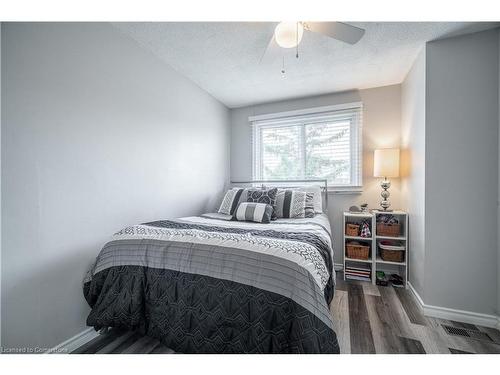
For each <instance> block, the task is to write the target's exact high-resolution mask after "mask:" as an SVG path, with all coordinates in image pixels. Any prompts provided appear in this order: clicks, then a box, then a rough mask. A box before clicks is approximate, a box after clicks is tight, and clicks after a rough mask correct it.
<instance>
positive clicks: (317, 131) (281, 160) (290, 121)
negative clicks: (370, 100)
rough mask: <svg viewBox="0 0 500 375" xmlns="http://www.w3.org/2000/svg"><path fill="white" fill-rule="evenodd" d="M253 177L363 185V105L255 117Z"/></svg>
mask: <svg viewBox="0 0 500 375" xmlns="http://www.w3.org/2000/svg"><path fill="white" fill-rule="evenodd" d="M251 123H252V127H253V176H254V179H259V180H289V179H318V178H320V179H327V180H328V185H329V186H331V187H334V188H344V189H349V188H360V187H361V186H362V173H361V167H362V166H361V164H362V161H361V157H362V155H361V150H362V145H361V131H362V106H361V105H357V106H353V107H351V108H344V109H340V110H330V111H322V112H314V111H313V110H311V111H307V113H304V114H294V115H279V114H277V115H276V116H266V118H264V119H253V121H251Z"/></svg>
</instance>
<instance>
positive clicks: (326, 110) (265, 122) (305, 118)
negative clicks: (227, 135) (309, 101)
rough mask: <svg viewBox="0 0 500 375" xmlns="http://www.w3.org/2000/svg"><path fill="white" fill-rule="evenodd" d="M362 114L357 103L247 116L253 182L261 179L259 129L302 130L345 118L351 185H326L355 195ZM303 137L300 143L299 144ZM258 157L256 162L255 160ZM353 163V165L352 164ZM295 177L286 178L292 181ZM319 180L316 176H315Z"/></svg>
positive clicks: (360, 185) (360, 170)
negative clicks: (249, 126) (310, 125)
mask: <svg viewBox="0 0 500 375" xmlns="http://www.w3.org/2000/svg"><path fill="white" fill-rule="evenodd" d="M362 113H363V104H362V103H361V102H355V103H348V104H341V105H333V106H324V107H316V108H309V109H301V110H296V111H288V112H280V113H273V114H265V115H258V116H250V117H249V118H248V120H249V122H250V123H251V125H252V175H253V179H254V180H262V179H263V177H262V167H263V166H262V163H263V161H262V159H261V158H260V156H261V152H260V151H261V150H260V147H261V144H262V129H263V128H271V127H273V128H276V127H280V126H290V125H301V126H302V130H304V129H305V125H307V124H313V123H323V122H331V121H339V119H340V118H342V117H344V116H345V119H346V120H349V121H350V122H351V128H350V141H351V147H350V150H351V156H350V159H351V182H354V184H353V183H351V184H349V185H332V186H330V184H329V188H328V190H329V192H337V193H343V192H345V193H356V192H361V191H362V189H363V157H362V156H363V155H362V151H363V147H362V136H363V134H362V124H363V121H362ZM303 138H304V137H303V136H302V137H301V140H300V142H302V141H303ZM258 158H259V160H257V159H258ZM356 160H357V163H356ZM298 177H299V176H290V178H293V179H296V178H298ZM318 178H320V177H318Z"/></svg>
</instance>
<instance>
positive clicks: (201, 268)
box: [83, 214, 339, 353]
mask: <svg viewBox="0 0 500 375" xmlns="http://www.w3.org/2000/svg"><path fill="white" fill-rule="evenodd" d="M225 219H227V218H224V217H221V216H220V215H217V214H206V215H202V216H199V217H185V218H180V219H176V220H161V221H154V222H149V223H144V224H140V225H133V226H129V227H127V228H124V229H122V230H120V231H119V232H117V233H115V234H114V235H113V236H112V238H111V239H110V241H109V242H108V243H106V244H105V245H104V247H103V248H102V250H101V252H100V253H99V256H98V257H97V259H96V261H95V263H94V264H93V266H92V267H91V269H90V270H89V272H88V274H87V276H86V277H85V280H84V285H83V290H84V296H85V298H86V300H87V302H88V303H89V305H90V307H91V312H90V314H89V316H88V318H87V324H88V325H89V326H93V327H95V328H96V329H100V328H103V327H117V328H125V329H131V330H139V331H140V332H141V333H144V334H147V335H149V336H152V337H155V338H158V339H159V340H161V341H162V342H163V344H165V345H166V346H168V347H169V348H171V349H173V350H174V351H176V352H181V353H338V352H339V347H338V343H337V338H336V335H335V332H334V330H333V324H332V317H331V314H330V311H329V308H328V306H329V303H330V301H331V299H332V298H333V293H334V281H335V274H334V270H333V250H332V239H331V234H330V224H329V222H328V219H327V217H326V215H323V214H320V215H316V216H315V217H314V218H307V219H278V220H276V221H274V222H272V223H270V224H259V223H250V222H237V221H228V220H225Z"/></svg>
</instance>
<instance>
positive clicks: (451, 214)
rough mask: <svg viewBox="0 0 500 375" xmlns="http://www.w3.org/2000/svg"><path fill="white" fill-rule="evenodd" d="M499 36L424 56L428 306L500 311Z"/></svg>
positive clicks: (435, 46)
mask: <svg viewBox="0 0 500 375" xmlns="http://www.w3.org/2000/svg"><path fill="white" fill-rule="evenodd" d="M498 53H499V51H498V35H497V30H492V31H486V32H481V33H476V34H470V35H466V36H460V37H455V38H450V39H444V40H439V41H435V42H431V43H428V44H427V51H426V62H427V68H426V129H425V142H426V168H425V187H426V193H425V194H426V195H425V200H426V206H425V241H426V253H425V276H426V277H425V285H424V297H423V298H424V302H425V303H426V304H430V305H437V306H443V307H448V308H454V309H461V310H468V311H474V312H479V313H485V314H493V313H495V311H496V308H497V302H496V300H497V288H496V285H497V277H496V275H497V252H498V242H497V228H498V226H497V207H496V206H495V204H494V202H496V201H497V199H498V152H499V151H498V99H499V98H498V95H499V94H498V79H497V78H498V58H499V57H498Z"/></svg>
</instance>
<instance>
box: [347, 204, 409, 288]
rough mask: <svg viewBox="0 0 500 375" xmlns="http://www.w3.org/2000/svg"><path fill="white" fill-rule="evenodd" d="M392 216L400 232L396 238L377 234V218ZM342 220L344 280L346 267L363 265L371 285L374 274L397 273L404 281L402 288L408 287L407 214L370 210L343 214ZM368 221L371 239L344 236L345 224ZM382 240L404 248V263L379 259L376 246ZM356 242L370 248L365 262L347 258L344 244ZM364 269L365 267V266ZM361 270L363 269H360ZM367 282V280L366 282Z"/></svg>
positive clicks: (396, 211) (373, 281) (398, 211)
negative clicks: (368, 273)
mask: <svg viewBox="0 0 500 375" xmlns="http://www.w3.org/2000/svg"><path fill="white" fill-rule="evenodd" d="M387 214H390V215H394V216H395V217H396V218H397V219H398V222H399V224H400V231H399V233H398V235H397V236H383V235H379V234H378V233H377V230H376V228H377V218H378V216H379V215H387ZM343 216H344V220H343V241H342V243H343V254H344V257H343V258H344V262H343V265H344V280H345V279H346V274H345V270H346V265H347V266H348V267H349V266H351V267H356V264H365V265H369V267H370V270H371V272H370V275H371V277H370V281H371V283H372V284H375V283H376V277H375V275H376V272H377V271H384V272H385V273H386V274H391V273H397V274H399V275H400V276H401V277H402V278H403V280H404V286H405V287H408V260H409V250H410V249H409V244H408V214H407V213H406V212H404V211H400V210H394V211H390V212H388V211H380V210H371V211H370V212H360V213H357V212H348V211H347V212H344V215H343ZM366 220H367V221H368V223H369V225H370V231H371V237H361V236H348V235H346V224H347V223H357V224H361V223H362V222H363V221H366ZM383 240H397V241H398V242H400V243H401V244H402V245H404V246H405V252H404V261H403V262H390V261H385V260H383V259H382V258H381V257H380V254H379V248H378V244H379V242H380V241H383ZM347 241H357V242H359V243H360V244H364V245H367V246H370V254H369V257H368V259H367V260H360V259H352V258H348V257H347V249H346V242H347ZM365 267H366V266H365ZM361 268H363V267H361ZM367 281H368V280H367Z"/></svg>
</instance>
